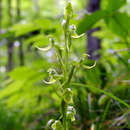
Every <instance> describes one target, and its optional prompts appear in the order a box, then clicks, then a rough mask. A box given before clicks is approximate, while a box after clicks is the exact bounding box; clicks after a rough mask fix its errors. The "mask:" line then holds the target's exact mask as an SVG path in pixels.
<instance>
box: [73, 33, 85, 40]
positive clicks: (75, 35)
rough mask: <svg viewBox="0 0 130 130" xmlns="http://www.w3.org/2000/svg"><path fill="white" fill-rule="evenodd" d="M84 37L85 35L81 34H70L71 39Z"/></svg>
mask: <svg viewBox="0 0 130 130" xmlns="http://www.w3.org/2000/svg"><path fill="white" fill-rule="evenodd" d="M84 35H85V33H83V34H81V35H77V33H74V34H72V38H75V39H78V38H80V37H83V36H84Z"/></svg>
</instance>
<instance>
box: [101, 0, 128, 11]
mask: <svg viewBox="0 0 130 130" xmlns="http://www.w3.org/2000/svg"><path fill="white" fill-rule="evenodd" d="M125 4H126V0H102V1H101V9H104V10H108V11H109V12H114V11H116V10H118V9H119V8H121V7H122V6H123V5H125Z"/></svg>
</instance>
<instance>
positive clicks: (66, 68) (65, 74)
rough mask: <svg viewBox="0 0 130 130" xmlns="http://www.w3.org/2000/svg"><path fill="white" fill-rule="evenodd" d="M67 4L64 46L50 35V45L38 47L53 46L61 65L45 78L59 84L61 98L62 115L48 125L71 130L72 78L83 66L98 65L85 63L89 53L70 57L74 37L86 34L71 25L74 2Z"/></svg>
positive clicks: (73, 117) (73, 114)
mask: <svg viewBox="0 0 130 130" xmlns="http://www.w3.org/2000/svg"><path fill="white" fill-rule="evenodd" d="M65 4H66V5H65V8H64V19H63V21H62V26H63V31H64V45H63V46H62V45H59V44H56V43H55V40H54V39H53V37H52V36H50V45H49V46H48V47H46V48H38V49H39V50H41V51H49V50H50V49H51V48H53V49H54V50H55V52H56V56H57V58H58V62H59V63H60V66H61V68H60V71H59V72H57V71H56V69H53V68H50V69H49V70H48V73H49V80H48V81H46V80H44V83H45V84H48V85H51V84H55V83H56V85H58V89H57V90H56V93H57V95H58V96H59V98H60V99H61V106H60V107H61V108H60V114H61V115H60V117H59V119H57V120H54V119H51V120H50V121H49V122H48V127H51V128H53V129H54V130H69V128H70V125H71V122H73V121H74V120H75V114H76V111H75V108H74V106H73V91H72V88H71V80H72V78H73V75H74V73H75V72H76V71H77V70H78V68H79V67H81V66H82V67H84V68H86V69H91V68H92V67H94V66H95V65H96V62H95V64H94V65H93V66H87V65H85V64H84V61H85V60H86V58H87V56H88V55H87V54H83V55H82V56H81V57H80V58H78V60H76V61H74V60H72V59H70V52H71V45H72V38H75V39H77V38H80V37H82V36H84V34H81V35H77V33H76V26H75V25H70V20H71V19H72V17H73V9H72V4H71V2H69V1H68V0H66V3H65ZM58 70H59V68H58Z"/></svg>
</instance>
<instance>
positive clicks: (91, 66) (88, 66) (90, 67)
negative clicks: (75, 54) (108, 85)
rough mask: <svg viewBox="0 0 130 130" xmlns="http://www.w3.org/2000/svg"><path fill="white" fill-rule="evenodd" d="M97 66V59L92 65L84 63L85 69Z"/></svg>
mask: <svg viewBox="0 0 130 130" xmlns="http://www.w3.org/2000/svg"><path fill="white" fill-rule="evenodd" d="M95 66H96V61H95V62H94V64H93V65H92V66H87V65H83V67H84V68H85V69H92V68H93V67H95Z"/></svg>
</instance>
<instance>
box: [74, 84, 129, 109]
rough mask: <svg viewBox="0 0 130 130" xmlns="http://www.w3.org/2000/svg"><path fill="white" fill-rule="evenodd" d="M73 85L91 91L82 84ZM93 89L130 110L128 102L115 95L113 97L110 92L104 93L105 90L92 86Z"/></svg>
mask: <svg viewBox="0 0 130 130" xmlns="http://www.w3.org/2000/svg"><path fill="white" fill-rule="evenodd" d="M72 85H73V86H81V87H87V88H89V89H90V86H88V85H84V84H81V83H72ZM91 89H94V90H95V91H97V92H99V93H104V94H105V95H107V96H109V97H111V98H113V99H114V100H116V101H118V102H120V103H121V104H123V105H125V106H126V107H127V108H130V105H129V104H127V103H126V102H124V101H123V100H121V99H120V98H118V97H116V96H114V95H113V94H112V93H110V92H107V91H104V90H102V89H100V88H97V87H94V86H91ZM91 89H90V90H91Z"/></svg>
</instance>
